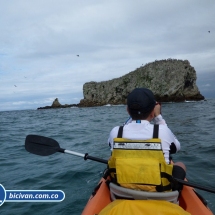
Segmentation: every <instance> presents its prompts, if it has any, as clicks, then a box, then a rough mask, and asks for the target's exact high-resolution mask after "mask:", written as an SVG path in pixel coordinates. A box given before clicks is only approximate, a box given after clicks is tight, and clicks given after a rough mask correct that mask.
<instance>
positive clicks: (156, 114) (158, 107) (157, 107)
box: [154, 102, 161, 117]
mask: <svg viewBox="0 0 215 215" xmlns="http://www.w3.org/2000/svg"><path fill="white" fill-rule="evenodd" d="M159 114H161V105H160V103H159V102H157V103H156V105H155V108H154V115H155V117H156V116H158V115H159Z"/></svg>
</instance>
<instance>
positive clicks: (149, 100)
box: [127, 88, 156, 114]
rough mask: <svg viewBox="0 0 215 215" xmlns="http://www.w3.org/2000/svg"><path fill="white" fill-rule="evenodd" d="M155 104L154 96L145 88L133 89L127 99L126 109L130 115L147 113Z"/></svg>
mask: <svg viewBox="0 0 215 215" xmlns="http://www.w3.org/2000/svg"><path fill="white" fill-rule="evenodd" d="M155 104H156V101H155V98H154V94H153V93H152V91H151V90H149V89H147V88H135V89H134V90H133V91H132V92H131V93H130V94H129V95H128V97H127V105H128V109H129V112H130V113H132V114H141V113H148V112H150V111H152V110H153V108H154V107H155Z"/></svg>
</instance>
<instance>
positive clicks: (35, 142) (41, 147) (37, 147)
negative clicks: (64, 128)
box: [25, 135, 107, 164]
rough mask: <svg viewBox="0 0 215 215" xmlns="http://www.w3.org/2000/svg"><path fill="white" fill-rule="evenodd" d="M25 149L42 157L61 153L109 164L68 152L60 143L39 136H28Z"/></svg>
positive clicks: (88, 156)
mask: <svg viewBox="0 0 215 215" xmlns="http://www.w3.org/2000/svg"><path fill="white" fill-rule="evenodd" d="M25 149H26V150H27V151H28V152H31V153H33V154H36V155H41V156H47V155H52V154H54V153H55V152H61V153H67V154H72V155H76V156H79V157H83V158H84V160H87V159H89V160H94V161H98V162H100V163H105V164H107V160H103V159H100V158H96V157H92V156H90V155H88V154H87V153H86V154H81V153H78V152H74V151H70V150H66V149H62V148H60V145H59V143H58V142H57V141H56V140H54V139H52V138H48V137H43V136H38V135H28V136H27V137H26V139H25Z"/></svg>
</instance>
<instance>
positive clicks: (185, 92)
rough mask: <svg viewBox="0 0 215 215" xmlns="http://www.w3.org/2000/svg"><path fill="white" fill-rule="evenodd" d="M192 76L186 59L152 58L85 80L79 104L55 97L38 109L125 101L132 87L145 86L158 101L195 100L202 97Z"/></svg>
mask: <svg viewBox="0 0 215 215" xmlns="http://www.w3.org/2000/svg"><path fill="white" fill-rule="evenodd" d="M196 79H197V77H196V71H195V69H194V67H192V66H191V65H190V62H189V61H188V60H177V59H167V60H159V61H157V60H156V61H155V62H152V63H147V64H146V65H145V66H141V67H139V68H137V69H136V70H134V71H132V72H130V73H128V74H126V75H124V76H122V77H119V78H115V79H112V80H109V81H101V82H94V81H92V82H87V83H85V84H84V85H83V94H84V99H82V100H81V101H80V103H79V104H72V105H67V104H66V105H61V104H60V103H59V101H58V99H57V98H56V99H55V100H54V102H53V104H52V105H51V106H45V107H40V108H38V109H49V108H67V107H75V106H76V107H94V106H102V105H107V104H110V105H119V104H126V98H127V95H128V94H129V93H130V92H131V91H132V90H133V89H134V88H136V87H146V88H149V89H150V90H152V92H153V93H154V95H155V98H156V100H157V101H159V102H182V101H186V100H189V101H199V100H203V99H204V96H202V95H201V93H200V92H199V89H198V87H197V85H196Z"/></svg>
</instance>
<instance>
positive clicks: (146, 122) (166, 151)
mask: <svg viewBox="0 0 215 215" xmlns="http://www.w3.org/2000/svg"><path fill="white" fill-rule="evenodd" d="M127 111H128V114H129V115H130V116H131V118H132V120H131V121H128V122H127V123H125V125H123V126H116V127H114V128H113V129H112V130H111V132H110V135H109V138H108V144H109V146H110V149H111V150H112V152H113V149H114V144H115V140H116V139H115V138H117V137H121V138H126V139H127V140H149V139H152V138H153V137H154V136H153V135H154V131H155V125H158V126H156V127H157V133H158V134H157V136H158V137H157V138H159V139H160V144H161V150H162V154H163V156H164V160H165V161H164V162H165V163H166V167H165V168H169V166H172V169H171V174H172V176H173V177H175V178H179V179H184V178H185V176H186V167H185V165H184V163H182V162H175V163H174V164H173V165H171V164H172V161H171V154H174V153H176V152H178V151H179V150H180V142H179V141H178V139H177V138H176V137H175V135H174V134H173V133H172V131H171V130H170V129H169V128H168V126H167V124H166V121H165V120H164V118H163V117H162V115H161V106H160V104H159V103H157V102H156V100H155V98H154V95H153V93H152V91H151V90H149V89H147V88H135V89H134V90H133V91H132V92H131V93H130V94H129V95H128V97H127ZM151 122H154V125H153V124H152V123H151ZM120 130H121V131H120ZM120 135H121V136H120ZM125 142H126V141H125ZM144 153H145V152H144ZM129 156H130V155H129ZM144 156H145V154H144ZM125 157H126V156H125ZM110 160H111V158H110ZM110 160H109V161H110ZM115 160H116V159H115ZM111 162H112V161H111ZM114 162H115V161H114ZM131 162H132V160H131ZM141 162H144V158H142V161H141ZM109 165H112V166H113V165H114V167H115V165H116V164H115V163H114V164H109ZM129 165H130V164H129ZM132 168H134V167H132ZM165 168H164V169H165ZM123 171H124V170H123ZM131 171H133V169H131ZM147 174H148V173H147ZM153 174H154V173H153ZM151 179H153V178H151ZM135 180H137V179H135ZM153 180H154V179H153ZM171 183H172V182H171ZM182 187H183V185H181V184H175V185H173V184H171V188H172V190H179V191H180V190H182ZM144 189H145V188H144ZM148 191H151V190H150V189H149V190H148ZM152 191H158V190H157V188H156V190H152ZM161 191H165V190H161Z"/></svg>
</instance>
